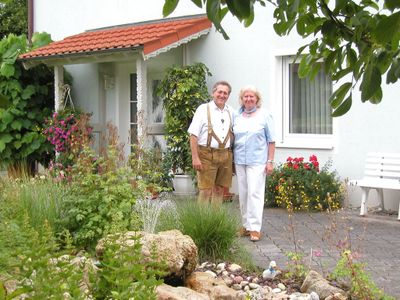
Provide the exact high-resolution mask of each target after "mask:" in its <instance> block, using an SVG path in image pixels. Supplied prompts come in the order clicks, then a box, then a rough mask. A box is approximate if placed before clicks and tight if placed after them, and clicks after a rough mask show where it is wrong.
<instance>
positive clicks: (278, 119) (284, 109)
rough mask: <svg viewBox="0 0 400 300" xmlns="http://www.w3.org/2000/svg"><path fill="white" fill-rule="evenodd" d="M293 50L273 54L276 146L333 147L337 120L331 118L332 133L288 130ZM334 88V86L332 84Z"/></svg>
mask: <svg viewBox="0 0 400 300" xmlns="http://www.w3.org/2000/svg"><path fill="white" fill-rule="evenodd" d="M294 53H295V52H289V53H288V52H287V51H286V53H284V54H283V53H281V54H277V55H274V56H273V57H274V59H273V60H274V62H273V65H274V67H275V70H274V72H273V74H274V75H275V76H273V77H272V78H273V81H275V82H273V83H272V85H271V86H273V87H275V91H274V92H273V93H272V94H273V98H271V99H275V103H274V105H273V106H274V114H273V116H274V119H275V131H276V146H277V147H282V148H304V149H333V148H334V145H335V132H336V127H337V121H336V120H335V119H333V120H332V134H294V133H290V132H289V68H288V64H289V61H290V59H293V58H294V56H295V55H294ZM333 89H334V86H333Z"/></svg>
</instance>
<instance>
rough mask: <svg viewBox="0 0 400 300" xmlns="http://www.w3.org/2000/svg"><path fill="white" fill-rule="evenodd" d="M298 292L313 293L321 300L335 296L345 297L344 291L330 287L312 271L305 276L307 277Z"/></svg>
mask: <svg viewBox="0 0 400 300" xmlns="http://www.w3.org/2000/svg"><path fill="white" fill-rule="evenodd" d="M300 290H301V292H303V293H305V292H306V293H311V292H315V293H317V294H318V296H319V298H320V299H321V300H324V299H326V298H328V297H329V296H331V295H335V294H341V295H346V293H345V291H343V290H342V289H340V288H337V287H334V286H332V285H330V284H329V282H328V281H327V280H326V279H325V278H323V277H322V276H321V275H320V274H319V273H317V272H315V271H312V270H311V271H310V272H309V273H308V274H307V277H306V279H305V280H304V282H303V284H302V286H301V288H300Z"/></svg>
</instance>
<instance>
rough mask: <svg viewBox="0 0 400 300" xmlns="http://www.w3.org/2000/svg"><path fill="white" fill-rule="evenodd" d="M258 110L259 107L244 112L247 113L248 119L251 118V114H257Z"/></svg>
mask: <svg viewBox="0 0 400 300" xmlns="http://www.w3.org/2000/svg"><path fill="white" fill-rule="evenodd" d="M256 110H257V106H254V107H253V108H252V109H249V110H247V109H245V110H244V111H243V112H244V113H245V115H246V116H247V117H250V116H251V114H252V113H253V112H255V111H256Z"/></svg>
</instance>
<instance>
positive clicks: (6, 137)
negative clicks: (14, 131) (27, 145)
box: [0, 133, 13, 152]
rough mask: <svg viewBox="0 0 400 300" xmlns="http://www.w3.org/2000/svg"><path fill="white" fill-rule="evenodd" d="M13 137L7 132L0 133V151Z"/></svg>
mask: <svg viewBox="0 0 400 300" xmlns="http://www.w3.org/2000/svg"><path fill="white" fill-rule="evenodd" d="M12 139H13V137H12V136H11V135H10V134H8V133H3V134H0V152H3V151H4V149H5V148H6V144H7V143H9V142H11V141H12Z"/></svg>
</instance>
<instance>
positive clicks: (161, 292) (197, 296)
mask: <svg viewBox="0 0 400 300" xmlns="http://www.w3.org/2000/svg"><path fill="white" fill-rule="evenodd" d="M156 292H157V300H187V299H190V300H210V297H208V296H207V295H204V294H201V293H198V292H196V291H194V290H191V289H189V288H186V287H182V286H178V287H173V286H170V285H167V284H162V285H160V286H158V287H157V289H156Z"/></svg>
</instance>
